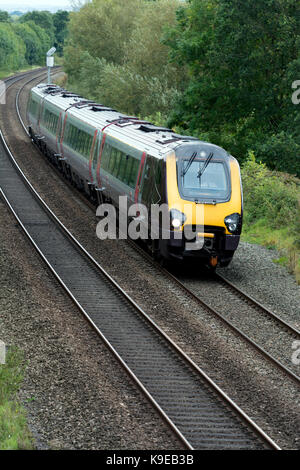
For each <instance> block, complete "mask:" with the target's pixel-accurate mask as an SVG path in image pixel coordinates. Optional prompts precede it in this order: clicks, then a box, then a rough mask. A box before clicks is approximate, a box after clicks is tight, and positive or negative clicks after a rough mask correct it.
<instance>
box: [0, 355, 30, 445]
mask: <svg viewBox="0 0 300 470" xmlns="http://www.w3.org/2000/svg"><path fill="white" fill-rule="evenodd" d="M24 370H25V364H24V358H23V354H22V352H21V351H20V350H19V349H17V348H12V349H10V351H9V352H8V354H7V357H6V363H5V364H1V365H0V450H24V449H26V450H29V449H33V448H34V447H33V439H32V437H31V435H30V432H29V429H28V427H27V423H26V412H25V409H24V408H23V407H22V405H21V404H20V402H19V400H18V397H17V393H18V390H19V389H20V386H21V383H22V381H23V377H24Z"/></svg>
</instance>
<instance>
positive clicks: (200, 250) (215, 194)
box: [159, 141, 243, 268]
mask: <svg viewBox="0 0 300 470" xmlns="http://www.w3.org/2000/svg"><path fill="white" fill-rule="evenodd" d="M165 165H166V201H167V204H168V208H169V212H170V215H171V220H170V229H169V233H168V234H167V235H166V236H165V237H163V236H162V237H161V240H160V241H159V246H160V253H161V255H162V256H163V257H165V258H167V259H173V260H176V259H177V260H184V259H191V258H193V259H196V260H198V261H203V262H204V263H206V264H209V265H210V266H211V267H213V268H214V267H216V266H228V264H229V263H230V261H231V260H232V257H233V255H234V252H235V250H236V248H237V247H238V244H239V240H240V234H241V228H242V211H243V196H242V185H241V176H240V168H239V164H238V162H237V160H236V159H235V158H233V157H232V156H231V155H229V154H228V153H227V152H226V151H225V150H223V149H222V148H220V147H218V146H216V145H213V144H209V143H205V142H200V141H195V142H191V143H183V144H182V145H180V146H178V147H177V148H175V150H174V151H172V152H170V153H169V154H168V155H167V156H166V158H165ZM165 231H166V232H167V231H168V230H167V229H166V230H165Z"/></svg>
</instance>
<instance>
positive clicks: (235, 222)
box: [224, 212, 241, 233]
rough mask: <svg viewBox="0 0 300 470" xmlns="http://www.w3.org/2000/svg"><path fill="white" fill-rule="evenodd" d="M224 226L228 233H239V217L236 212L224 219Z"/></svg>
mask: <svg viewBox="0 0 300 470" xmlns="http://www.w3.org/2000/svg"><path fill="white" fill-rule="evenodd" d="M224 222H225V225H226V227H227V229H228V232H230V233H236V232H238V231H239V228H240V223H241V216H240V214H238V213H237V212H236V213H235V214H231V215H228V216H227V217H225V219H224Z"/></svg>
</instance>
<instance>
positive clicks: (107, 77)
mask: <svg viewBox="0 0 300 470" xmlns="http://www.w3.org/2000/svg"><path fill="white" fill-rule="evenodd" d="M180 5H181V2H180V0H158V1H156V2H152V1H145V0H94V1H93V2H89V3H87V4H86V5H84V6H83V7H82V8H81V9H80V11H78V12H72V13H71V15H70V18H71V19H70V25H69V39H68V43H67V46H66V47H65V50H64V57H65V70H66V72H67V74H68V79H69V80H68V85H67V86H68V87H69V88H72V89H76V90H77V91H78V92H79V93H81V94H82V95H84V96H90V97H91V98H93V99H95V100H97V101H99V102H101V103H105V104H108V105H109V106H112V107H116V108H117V109H119V110H120V111H123V112H126V113H129V114H138V115H143V116H145V115H147V116H151V115H153V114H155V113H157V112H160V113H162V115H163V116H164V117H166V116H167V115H168V114H169V112H170V110H171V109H172V107H173V106H174V104H175V102H176V100H177V99H178V98H179V95H180V92H182V91H183V89H184V84H185V81H186V71H185V68H184V67H183V68H182V67H179V66H178V65H177V64H175V63H173V64H171V63H170V62H169V61H168V53H169V48H168V46H166V45H164V44H162V42H161V37H162V35H163V32H164V30H165V28H166V27H167V26H171V25H174V24H175V21H176V10H177V8H179V6H180ZM164 117H162V119H164Z"/></svg>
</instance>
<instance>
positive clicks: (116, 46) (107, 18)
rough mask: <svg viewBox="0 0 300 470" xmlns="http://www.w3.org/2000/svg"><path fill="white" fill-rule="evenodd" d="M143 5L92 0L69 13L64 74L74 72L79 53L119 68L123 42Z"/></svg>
mask: <svg viewBox="0 0 300 470" xmlns="http://www.w3.org/2000/svg"><path fill="white" fill-rule="evenodd" d="M142 5H143V1H142V0H94V1H93V2H91V3H87V4H85V5H84V6H83V7H82V8H81V9H80V11H78V12H72V13H71V14H70V23H69V40H68V42H67V46H66V48H65V58H66V61H65V64H66V70H67V71H68V72H69V71H70V72H75V70H76V69H77V68H78V55H79V54H80V52H82V51H87V52H88V53H89V54H90V55H91V56H92V57H99V58H104V59H105V60H107V61H109V62H112V63H115V64H122V63H123V61H124V53H125V51H124V49H125V45H126V42H127V40H128V38H129V37H130V34H131V31H132V28H133V25H134V19H135V17H136V15H137V13H138V11H139V9H140V8H141V7H142ZM76 57H77V60H76Z"/></svg>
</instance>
